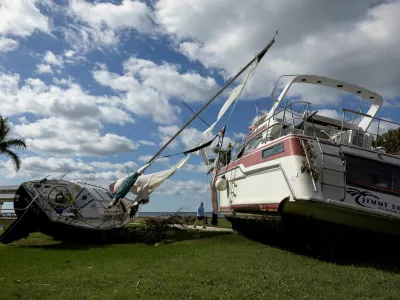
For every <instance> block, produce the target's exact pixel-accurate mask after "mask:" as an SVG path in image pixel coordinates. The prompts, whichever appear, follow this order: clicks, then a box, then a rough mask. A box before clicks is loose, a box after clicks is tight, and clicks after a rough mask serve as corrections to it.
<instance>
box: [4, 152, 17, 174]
mask: <svg viewBox="0 0 400 300" xmlns="http://www.w3.org/2000/svg"><path fill="white" fill-rule="evenodd" d="M2 153H4V154H5V155H7V156H9V157H10V158H11V160H12V162H13V163H14V166H15V170H16V171H18V170H19V168H20V167H21V164H22V162H21V159H20V158H19V156H18V155H17V153H15V152H14V151H11V150H8V149H5V150H3V151H2Z"/></svg>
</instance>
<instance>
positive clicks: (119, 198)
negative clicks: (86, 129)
mask: <svg viewBox="0 0 400 300" xmlns="http://www.w3.org/2000/svg"><path fill="white" fill-rule="evenodd" d="M274 43H275V36H274V38H273V39H272V40H271V41H270V42H269V43H268V45H267V46H266V47H265V48H264V49H263V50H262V51H260V52H259V53H258V54H257V55H256V56H255V57H254V58H253V59H252V60H250V62H249V63H248V64H247V65H246V66H245V67H244V68H242V69H241V70H240V72H238V73H237V74H236V75H235V76H234V77H233V78H232V79H231V80H229V81H228V82H227V83H226V84H225V86H224V87H223V88H222V89H221V90H220V91H218V92H217V93H216V94H215V95H214V96H213V97H212V98H211V99H210V100H209V101H208V102H207V103H206V104H205V105H204V106H203V107H202V108H201V109H200V110H199V111H198V112H197V113H196V114H194V115H193V116H192V117H191V118H190V119H189V120H188V121H187V122H186V124H185V125H183V126H182V127H181V128H180V129H179V130H178V132H176V134H175V135H174V136H173V137H172V138H171V139H170V140H169V141H168V142H167V143H166V144H165V145H164V146H163V147H162V148H161V149H160V150H159V151H158V152H157V153H156V154H155V155H154V156H153V157H152V158H151V159H150V160H149V161H148V163H147V164H145V165H144V166H143V167H141V168H140V169H138V170H137V171H136V172H135V173H134V174H133V175H131V176H126V177H124V178H121V179H119V180H117V181H116V182H114V183H112V184H111V185H110V187H109V188H110V189H109V190H107V189H104V188H103V187H101V186H95V185H91V184H88V183H85V182H74V181H68V180H64V179H47V178H44V179H41V180H34V181H28V182H24V183H22V184H21V185H20V187H19V188H18V190H17V192H16V193H15V196H14V209H15V212H16V215H17V219H16V220H15V221H14V223H12V224H11V225H10V226H9V227H8V228H7V229H6V231H5V232H3V234H2V235H1V236H0V242H1V243H4V244H8V243H11V242H13V241H16V240H19V239H21V238H23V237H27V236H28V235H29V234H30V233H31V232H36V231H39V232H42V233H44V234H47V235H49V236H51V237H53V238H55V239H57V240H62V241H72V242H91V241H98V240H104V239H106V238H107V236H111V235H112V234H113V233H114V232H116V231H118V230H120V228H122V227H124V226H125V225H127V224H128V223H129V222H131V220H132V218H134V217H135V215H136V214H137V212H138V209H139V207H140V206H141V205H143V204H145V203H147V202H148V201H149V195H150V194H151V193H152V192H153V191H154V190H155V189H156V188H157V187H159V186H160V185H161V184H162V183H163V182H165V180H167V179H168V178H170V177H171V176H172V175H173V174H174V173H175V172H176V171H177V170H178V169H181V168H182V167H183V166H184V165H185V163H186V162H187V161H188V160H189V159H190V157H191V155H192V154H193V153H197V154H199V153H200V152H201V151H202V149H204V148H206V147H208V146H209V145H210V144H211V142H210V141H208V142H207V138H208V137H209V136H210V135H211V134H212V131H213V130H214V128H215V126H216V124H217V123H218V122H219V121H220V119H221V118H222V117H223V116H224V114H225V113H226V112H227V110H228V109H229V107H230V106H231V104H232V103H234V102H235V101H237V100H238V97H239V95H240V94H241V92H242V90H243V88H244V86H245V84H246V82H247V80H248V79H249V78H250V76H251V74H252V72H253V71H254V69H255V68H256V67H257V65H258V63H259V62H260V61H261V59H262V58H263V57H264V55H265V54H266V53H267V51H268V50H269V49H270V48H271V46H272V45H273V44H274ZM249 68H250V71H249V72H248V74H247V76H246V78H245V81H244V82H243V83H242V84H241V85H238V86H237V87H235V88H234V89H233V91H232V94H231V95H230V97H229V98H228V100H227V101H226V102H225V104H224V105H223V107H222V108H221V110H220V112H219V114H218V116H217V119H216V121H215V122H214V123H213V124H212V125H211V126H210V127H209V128H208V129H207V130H206V131H204V132H203V136H202V139H201V141H200V143H199V144H198V146H197V147H196V148H194V149H190V150H187V151H184V152H182V154H184V155H185V157H184V158H183V159H182V160H181V161H179V162H178V163H177V164H176V165H174V166H173V167H171V168H170V169H168V170H164V171H161V172H157V173H153V174H144V173H145V171H146V170H147V169H148V168H149V167H150V166H151V165H152V163H153V162H154V161H155V160H156V159H158V158H159V157H160V154H161V153H162V151H164V150H165V149H166V148H167V147H168V146H169V145H170V144H171V143H172V142H173V141H174V140H175V139H176V138H177V137H178V136H179V135H180V134H181V133H182V132H183V131H184V130H185V129H186V128H187V127H188V126H189V125H190V124H191V123H192V122H193V121H194V120H195V119H196V118H197V117H198V116H199V115H200V114H201V113H202V112H203V111H204V110H205V109H206V108H207V107H208V106H209V105H210V104H211V103H212V102H213V101H214V100H215V99H217V97H218V96H220V95H221V94H222V93H223V92H224V91H225V90H226V89H227V88H228V87H229V86H230V85H231V84H232V83H233V82H234V81H235V80H236V79H237V78H238V77H239V76H241V75H242V74H243V73H244V72H245V71H246V70H248V69H249ZM222 135H223V131H220V132H219V133H218V134H217V135H216V136H215V137H214V139H215V138H217V137H221V136H222ZM129 192H131V193H133V194H135V195H136V198H135V199H130V198H126V196H127V194H128V193H129ZM215 201H216V200H215ZM213 207H214V215H216V214H217V213H218V211H217V209H218V206H217V205H216V204H215V203H214V205H213Z"/></svg>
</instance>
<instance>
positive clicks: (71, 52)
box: [64, 50, 75, 58]
mask: <svg viewBox="0 0 400 300" xmlns="http://www.w3.org/2000/svg"><path fill="white" fill-rule="evenodd" d="M74 55H75V51H73V50H67V51H65V52H64V56H65V57H67V58H72V57H73V56H74Z"/></svg>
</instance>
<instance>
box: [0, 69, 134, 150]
mask: <svg viewBox="0 0 400 300" xmlns="http://www.w3.org/2000/svg"><path fill="white" fill-rule="evenodd" d="M19 81H20V80H19V76H18V74H13V75H11V74H0V102H1V103H2V113H3V114H4V115H6V116H10V115H18V114H23V113H26V112H30V113H32V114H35V115H36V120H35V121H34V122H32V123H27V122H24V124H20V125H16V126H15V127H14V128H13V130H14V132H15V134H17V135H19V136H21V137H24V138H26V139H27V143H28V145H29V147H30V150H33V151H35V152H48V153H54V154H57V153H59V154H70V155H96V156H105V155H113V154H117V153H121V152H124V153H129V152H132V151H134V150H135V149H136V148H137V147H138V145H137V144H136V143H134V142H132V141H130V140H129V139H128V138H126V137H123V136H119V135H116V134H114V133H111V132H108V133H105V134H104V133H103V124H102V122H105V123H115V124H120V125H124V124H126V123H134V120H133V119H132V118H131V117H130V115H129V114H128V113H126V112H125V111H124V110H123V109H122V108H119V107H116V106H110V105H108V104H107V103H108V102H107V101H106V100H107V99H106V98H102V97H94V96H91V95H89V94H88V93H87V92H86V91H84V90H82V89H81V87H80V86H79V85H77V84H75V83H71V82H66V83H65V86H62V87H60V86H55V85H47V84H46V83H44V82H43V81H41V80H40V79H37V78H28V79H26V80H25V81H24V82H23V84H22V85H21V86H19Z"/></svg>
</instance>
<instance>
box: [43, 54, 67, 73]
mask: <svg viewBox="0 0 400 300" xmlns="http://www.w3.org/2000/svg"><path fill="white" fill-rule="evenodd" d="M52 67H53V68H55V69H56V68H62V67H64V61H63V57H62V56H61V55H55V54H54V53H53V52H51V51H46V53H45V54H44V56H43V59H42V63H41V64H38V65H37V69H36V72H37V73H39V74H45V73H48V74H52V73H53V69H52Z"/></svg>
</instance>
